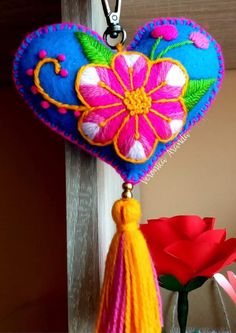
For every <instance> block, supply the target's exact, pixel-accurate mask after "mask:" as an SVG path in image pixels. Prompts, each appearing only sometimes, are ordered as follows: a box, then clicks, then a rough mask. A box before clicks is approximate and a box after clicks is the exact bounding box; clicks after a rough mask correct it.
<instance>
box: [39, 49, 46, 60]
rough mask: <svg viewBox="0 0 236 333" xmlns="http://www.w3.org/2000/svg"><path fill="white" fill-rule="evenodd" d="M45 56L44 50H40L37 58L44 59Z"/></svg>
mask: <svg viewBox="0 0 236 333" xmlns="http://www.w3.org/2000/svg"><path fill="white" fill-rule="evenodd" d="M46 55H47V52H46V51H45V50H41V51H39V58H40V59H43V58H45V57H46Z"/></svg>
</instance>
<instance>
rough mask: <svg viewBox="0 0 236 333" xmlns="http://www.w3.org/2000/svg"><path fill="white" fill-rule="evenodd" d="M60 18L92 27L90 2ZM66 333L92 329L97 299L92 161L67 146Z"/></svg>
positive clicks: (76, 3) (78, 2) (67, 5)
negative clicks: (67, 327) (67, 332)
mask: <svg viewBox="0 0 236 333" xmlns="http://www.w3.org/2000/svg"><path fill="white" fill-rule="evenodd" d="M62 19H63V21H72V22H75V23H81V24H84V25H87V26H90V25H91V2H90V0H86V1H85V0H62ZM65 149H66V195H67V244H68V245H67V251H68V252H67V253H68V254H67V260H68V264H67V265H68V326H69V333H85V332H92V331H93V330H94V324H95V316H96V310H97V304H98V296H99V270H98V225H97V224H98V222H97V169H96V160H95V158H93V157H91V156H89V155H88V154H87V153H85V152H83V151H82V150H79V149H78V148H76V147H74V146H73V145H71V144H69V143H67V144H66V148H65Z"/></svg>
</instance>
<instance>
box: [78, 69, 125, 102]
mask: <svg viewBox="0 0 236 333" xmlns="http://www.w3.org/2000/svg"><path fill="white" fill-rule="evenodd" d="M76 91H77V94H78V98H79V99H80V100H81V101H82V103H84V104H86V105H88V106H99V105H107V104H111V103H117V102H121V100H122V98H123V96H124V89H123V88H122V86H121V84H120V83H119V82H118V80H117V78H116V76H115V74H114V73H113V71H112V69H110V68H108V67H105V66H96V65H94V66H91V65H88V66H85V67H82V69H81V71H80V72H79V74H78V78H77V82H76Z"/></svg>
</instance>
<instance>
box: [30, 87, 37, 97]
mask: <svg viewBox="0 0 236 333" xmlns="http://www.w3.org/2000/svg"><path fill="white" fill-rule="evenodd" d="M30 90H31V92H32V93H33V94H34V95H36V94H37V93H38V88H37V87H36V86H32V87H31V89H30Z"/></svg>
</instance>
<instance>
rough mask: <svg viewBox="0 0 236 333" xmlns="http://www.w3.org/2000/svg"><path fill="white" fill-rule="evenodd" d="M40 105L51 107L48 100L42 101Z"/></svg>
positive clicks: (45, 107) (44, 107)
mask: <svg viewBox="0 0 236 333" xmlns="http://www.w3.org/2000/svg"><path fill="white" fill-rule="evenodd" d="M40 105H41V107H42V108H43V109H48V108H49V107H50V104H49V103H48V102H47V101H42V102H41V103H40Z"/></svg>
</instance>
